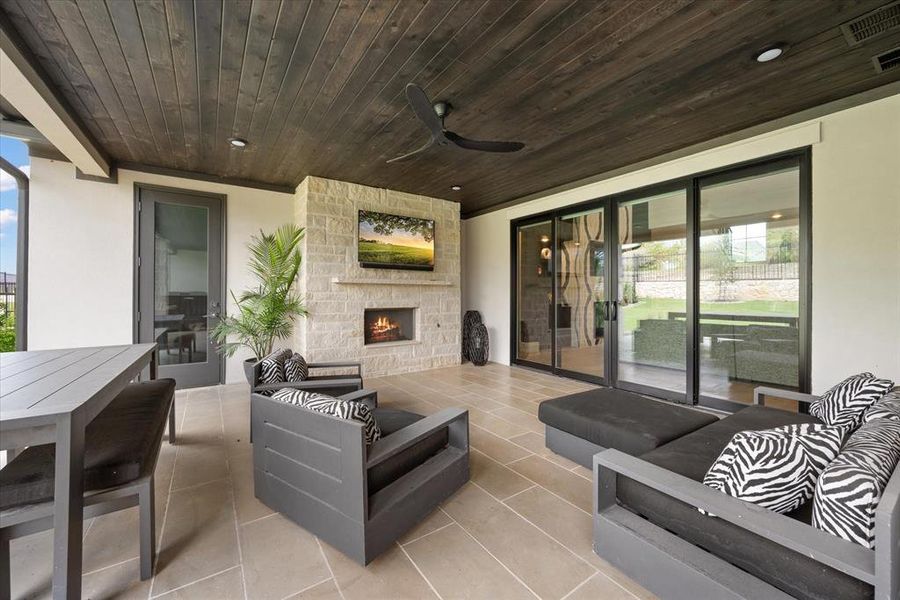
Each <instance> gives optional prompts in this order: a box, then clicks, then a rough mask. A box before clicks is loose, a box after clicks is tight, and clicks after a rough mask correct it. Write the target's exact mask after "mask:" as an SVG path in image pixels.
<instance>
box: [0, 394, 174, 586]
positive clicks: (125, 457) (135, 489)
mask: <svg viewBox="0 0 900 600" xmlns="http://www.w3.org/2000/svg"><path fill="white" fill-rule="evenodd" d="M174 397H175V381H174V380H173V379H157V380H153V381H148V382H144V383H132V384H130V385H128V386H127V387H126V388H125V389H124V390H123V391H122V392H121V393H120V394H119V395H118V396H116V398H115V399H114V400H113V401H112V402H110V404H109V405H108V406H107V407H106V408H105V409H104V410H103V411H102V412H101V413H100V414H99V415H97V417H96V418H95V419H94V420H93V421H91V422H90V423H89V424H88V426H87V428H86V429H85V451H84V489H85V494H84V518H85V519H89V518H93V517H97V516H100V515H104V514H106V513H110V512H114V511H117V510H122V509H125V508H130V507H132V506H138V507H139V512H140V519H139V521H140V556H141V558H140V563H141V579H142V580H143V579H149V578H150V577H151V576H152V574H153V562H154V559H155V556H156V528H155V523H154V521H155V513H154V495H153V473H154V470H155V469H156V459H157V457H158V456H159V448H160V445H161V444H162V438H163V434H164V432H165V428H166V422H167V421H168V423H169V427H170V429H169V440H170V443H171V442H173V441H174V438H175V429H174V423H175V419H174V413H175V410H174ZM55 456H56V452H55V445H54V444H42V445H39V446H30V447H28V448H26V449H25V450H23V451H22V452H21V453H20V454H18V455H17V456H16V457H15V458H13V459H12V460H11V461H10V462H9V464H7V465H6V466H5V467H4V468H3V469H2V470H0V572H2V573H3V575H4V577H3V578H2V579H0V597H7V598H8V597H9V596H10V593H11V592H10V580H9V572H10V567H9V564H10V562H9V560H10V552H9V547H10V541H11V540H14V539H16V538H19V537H22V536H25V535H30V534H32V533H37V532H39V531H45V530H47V529H52V528H53V475H54V465H55Z"/></svg>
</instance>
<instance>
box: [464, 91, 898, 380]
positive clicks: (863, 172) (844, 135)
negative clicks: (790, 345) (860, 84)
mask: <svg viewBox="0 0 900 600" xmlns="http://www.w3.org/2000/svg"><path fill="white" fill-rule="evenodd" d="M804 146H812V179H813V183H812V215H813V216H812V231H813V268H812V286H813V302H812V346H813V347H812V387H813V391H814V392H822V391H824V390H825V389H827V388H828V387H830V385H832V384H833V383H834V382H836V380H838V379H840V378H841V377H843V376H845V375H848V374H850V373H853V372H858V371H861V370H871V371H874V372H876V373H877V374H879V375H880V376H883V377H891V378H893V379H894V380H895V381H898V382H900V96H898V95H895V96H891V97H888V98H885V99H882V100H878V101H875V102H871V103H869V104H864V105H862V106H858V107H855V108H851V109H848V110H844V111H840V112H836V113H833V114H830V115H827V116H824V117H820V118H817V119H815V120H812V121H808V122H805V123H801V124H799V125H794V126H791V127H786V128H783V129H779V130H776V131H773V132H770V133H766V134H764V135H759V136H755V137H751V138H748V139H745V140H743V141H739V142H735V143H730V144H727V145H724V146H721V147H719V148H715V149H712V150H707V151H704V152H700V153H697V154H694V155H691V156H687V157H684V158H679V159H677V160H673V161H670V162H666V163H663V164H660V165H657V166H653V167H649V168H646V169H641V170H636V171H633V172H631V173H628V174H625V175H621V176H617V177H613V178H610V179H606V180H602V181H599V182H596V183H591V184H589V185H585V186H581V187H578V188H575V189H572V190H568V191H565V192H561V193H556V194H551V195H547V196H545V197H542V198H538V199H535V200H532V201H529V202H527V203H525V204H520V205H517V206H515V207H512V208H509V209H503V210H499V211H496V212H492V213H488V214H486V215H483V216H479V217H475V218H472V219H467V220H465V221H463V231H464V234H463V237H462V239H463V244H464V247H463V252H462V254H463V260H464V262H463V277H464V283H463V290H464V296H463V308H464V309H465V310H470V309H474V310H479V311H481V312H482V315H483V317H484V321H485V323H486V324H487V327H488V329H489V331H490V333H491V360H493V361H496V362H500V363H503V364H509V361H510V356H509V351H510V343H509V336H510V331H509V322H510V315H509V310H510V294H511V288H510V250H509V248H510V241H509V235H510V234H509V227H510V221H511V220H513V219H517V218H520V217H523V216H527V215H529V214H535V213H538V212H542V211H545V210H549V209H552V208H558V207H562V206H566V205H568V204H573V203H576V202H581V201H585V200H590V199H592V198H597V197H601V196H605V195H609V194H613V193H616V192H622V191H626V190H631V189H635V188H639V187H641V186H646V185H651V184H654V183H659V182H663V181H667V180H670V179H674V178H677V177H683V176H687V175H691V174H694V173H699V172H703V171H706V170H710V169H716V168H720V167H725V166H728V165H732V164H736V163H739V162H742V161H747V160H752V159H755V158H761V157H764V156H767V155H771V154H775V153H778V152H783V151H786V150H791V149H796V148H801V147H804Z"/></svg>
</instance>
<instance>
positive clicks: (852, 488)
mask: <svg viewBox="0 0 900 600" xmlns="http://www.w3.org/2000/svg"><path fill="white" fill-rule="evenodd" d="M898 461H900V421H898V420H894V419H875V420H872V421H869V422H868V423H866V424H864V425H863V426H862V427H860V428H859V429H857V430H856V432H855V433H854V434H853V435H851V436H850V439H849V440H847V445H846V446H845V447H844V449H843V451H842V452H841V453H840V455H838V457H837V458H836V459H835V460H834V462H832V463H831V464H830V465H828V468H826V469H825V471H824V472H823V473H822V475H821V477H819V482H818V484H817V485H816V496H815V500H814V501H813V520H812V523H813V526H814V527H817V528H819V529H821V530H822V531H827V532H828V533H830V534H832V535H836V536H838V537H840V538H843V539H845V540H848V541H850V542H856V543H857V544H860V545H862V546H865V547H867V548H874V547H875V509H876V508H878V502H879V501H880V500H881V494H882V493H883V492H884V488H885V487H887V484H888V480H890V478H891V475H892V474H893V472H894V468H896V466H897V462H898Z"/></svg>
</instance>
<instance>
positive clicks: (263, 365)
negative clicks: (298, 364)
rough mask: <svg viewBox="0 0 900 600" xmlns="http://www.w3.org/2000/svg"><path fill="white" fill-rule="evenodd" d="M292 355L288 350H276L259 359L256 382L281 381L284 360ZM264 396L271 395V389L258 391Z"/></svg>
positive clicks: (282, 378)
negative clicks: (257, 380) (257, 379)
mask: <svg viewBox="0 0 900 600" xmlns="http://www.w3.org/2000/svg"><path fill="white" fill-rule="evenodd" d="M291 355H292V352H291V351H290V350H276V351H275V352H273V353H272V354H270V355H268V356H266V357H265V358H263V359H262V361H260V365H259V382H258V383H282V382H284V381H285V377H284V362H285V361H286V360H287V359H288V358H289V357H290V356H291ZM259 393H260V394H262V395H264V396H271V395H272V390H265V391H260V392H259Z"/></svg>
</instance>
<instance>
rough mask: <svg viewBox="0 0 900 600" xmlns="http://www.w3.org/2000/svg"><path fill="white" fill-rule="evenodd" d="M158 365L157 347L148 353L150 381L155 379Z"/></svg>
mask: <svg viewBox="0 0 900 600" xmlns="http://www.w3.org/2000/svg"><path fill="white" fill-rule="evenodd" d="M158 363H159V347H157V348H156V349H154V350H153V352H151V353H150V379H156V376H157V373H156V371H157V369H156V366H157V364H158Z"/></svg>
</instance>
